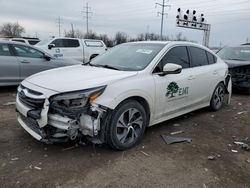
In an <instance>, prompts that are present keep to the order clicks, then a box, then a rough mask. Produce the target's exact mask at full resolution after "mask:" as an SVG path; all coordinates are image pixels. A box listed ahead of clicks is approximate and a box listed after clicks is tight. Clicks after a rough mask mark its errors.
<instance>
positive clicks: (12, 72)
mask: <svg viewBox="0 0 250 188" xmlns="http://www.w3.org/2000/svg"><path fill="white" fill-rule="evenodd" d="M75 64H79V62H78V61H74V60H71V61H70V60H59V59H56V58H53V57H51V56H50V55H49V54H47V53H46V52H43V51H42V50H39V49H37V48H34V47H31V46H30V45H26V44H22V43H19V42H11V41H0V86H6V85H18V84H19V83H20V82H21V81H22V80H23V79H25V78H26V77H28V76H30V75H32V74H35V73H37V72H41V71H44V70H48V69H52V68H57V67H62V66H67V65H75Z"/></svg>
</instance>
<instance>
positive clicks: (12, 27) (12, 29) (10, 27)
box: [0, 22, 187, 47]
mask: <svg viewBox="0 0 250 188" xmlns="http://www.w3.org/2000/svg"><path fill="white" fill-rule="evenodd" d="M24 33H25V29H24V27H23V26H21V25H20V24H19V23H18V22H16V23H5V24H3V25H2V26H1V27H0V35H1V36H4V37H21V36H22V35H23V34H24ZM64 35H65V37H72V38H85V39H86V38H87V39H100V40H103V42H104V43H105V44H106V45H107V46H108V47H113V46H114V45H117V44H121V43H125V42H133V41H144V40H161V38H160V35H158V34H155V33H141V34H138V35H137V37H130V36H129V35H127V34H126V33H124V32H117V33H116V34H115V36H114V37H109V36H108V35H107V34H97V33H95V32H94V31H90V32H89V33H83V32H82V31H80V30H69V31H65V32H64ZM162 40H176V41H180V40H182V41H186V40H187V39H186V37H184V36H183V35H182V33H178V34H177V35H175V36H174V37H173V36H171V37H167V36H164V37H163V38H162Z"/></svg>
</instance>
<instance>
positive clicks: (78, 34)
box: [64, 29, 84, 39]
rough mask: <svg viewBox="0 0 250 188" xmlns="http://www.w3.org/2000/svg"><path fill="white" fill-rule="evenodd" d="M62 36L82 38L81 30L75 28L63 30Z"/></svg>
mask: <svg viewBox="0 0 250 188" xmlns="http://www.w3.org/2000/svg"><path fill="white" fill-rule="evenodd" d="M64 36H65V37H71V38H80V39H83V38H84V34H83V32H81V31H80V30H78V29H77V30H69V31H64Z"/></svg>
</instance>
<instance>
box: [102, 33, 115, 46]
mask: <svg viewBox="0 0 250 188" xmlns="http://www.w3.org/2000/svg"><path fill="white" fill-rule="evenodd" d="M99 39H100V40H102V41H103V42H104V43H105V44H106V46H107V47H113V46H114V41H113V40H112V39H111V38H109V37H108V35H106V34H101V35H99Z"/></svg>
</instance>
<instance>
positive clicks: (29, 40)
mask: <svg viewBox="0 0 250 188" xmlns="http://www.w3.org/2000/svg"><path fill="white" fill-rule="evenodd" d="M2 40H8V41H14V42H22V43H25V44H30V45H35V44H37V43H38V42H40V40H39V39H38V38H31V37H22V38H8V37H6V38H2Z"/></svg>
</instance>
